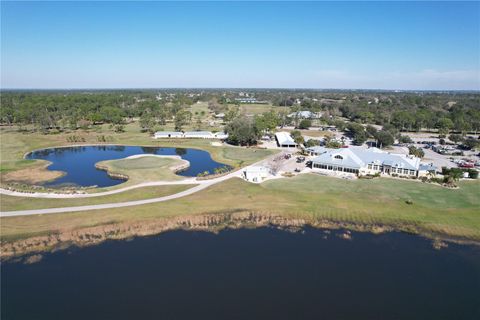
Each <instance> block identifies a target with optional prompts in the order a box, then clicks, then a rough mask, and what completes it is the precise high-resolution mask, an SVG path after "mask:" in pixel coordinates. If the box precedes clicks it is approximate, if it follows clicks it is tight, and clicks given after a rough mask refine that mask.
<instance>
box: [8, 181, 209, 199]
mask: <svg viewBox="0 0 480 320" xmlns="http://www.w3.org/2000/svg"><path fill="white" fill-rule="evenodd" d="M208 181H209V180H198V181H197V180H196V179H195V178H191V179H185V180H178V181H156V182H144V183H139V184H136V185H134V186H129V187H124V188H119V189H115V190H110V191H104V192H96V193H71V194H69V193H47V192H32V193H26V192H18V191H12V190H5V189H1V188H0V194H4V195H7V196H14V197H25V198H44V199H47V198H48V199H76V198H93V197H102V196H109V195H111V194H116V193H121V192H125V191H128V190H132V189H137V188H143V187H155V186H172V185H188V184H203V183H207V182H208Z"/></svg>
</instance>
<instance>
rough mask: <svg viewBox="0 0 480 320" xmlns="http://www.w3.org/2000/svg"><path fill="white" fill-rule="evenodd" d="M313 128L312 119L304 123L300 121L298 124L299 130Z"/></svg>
mask: <svg viewBox="0 0 480 320" xmlns="http://www.w3.org/2000/svg"><path fill="white" fill-rule="evenodd" d="M311 126H312V120H310V119H303V120H302V121H300V123H299V124H298V128H299V129H308V128H310V127H311Z"/></svg>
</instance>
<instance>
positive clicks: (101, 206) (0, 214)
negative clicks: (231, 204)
mask: <svg viewBox="0 0 480 320" xmlns="http://www.w3.org/2000/svg"><path fill="white" fill-rule="evenodd" d="M275 156H276V155H272V156H270V157H268V158H266V159H263V160H260V161H258V162H256V163H254V164H252V165H251V166H255V165H259V164H262V163H267V162H268V161H269V159H271V158H273V157H275ZM244 169H245V168H242V169H240V170H237V171H234V172H232V173H229V174H227V175H225V176H222V177H218V178H215V179H211V180H199V181H197V180H194V179H188V180H180V181H164V182H150V183H144V184H140V185H136V186H131V187H126V188H122V189H117V190H112V191H107V192H104V193H102V194H101V195H107V194H113V193H118V192H123V191H126V190H130V189H134V188H140V187H144V186H152V185H172V184H176V185H179V184H197V185H196V186H195V187H193V188H190V189H188V190H185V191H181V192H178V193H175V194H172V195H168V196H164V197H159V198H153V199H146V200H136V201H126V202H117V203H105V204H96V205H86V206H77V207H63V208H49V209H35V210H18V211H4V212H0V217H16V216H28V215H37V214H50V213H64V212H76V211H89V210H101V209H113V208H122V207H131V206H138V205H142V204H149V203H156V202H163V201H168V200H173V199H178V198H181V197H185V196H188V195H191V194H193V193H196V192H198V191H201V190H203V189H206V188H208V187H210V186H212V185H214V184H217V183H220V182H222V181H225V180H228V179H230V178H234V177H241V175H242V171H243V170H244ZM0 193H2V194H9V191H8V190H3V189H0ZM11 193H12V192H11V191H10V195H13V194H11ZM19 195H21V196H27V194H19ZM32 195H33V197H45V198H46V197H47V196H45V194H40V195H38V194H32ZM92 195H94V196H98V195H100V193H95V194H92ZM64 196H65V195H64ZM64 196H61V195H58V194H53V198H60V197H62V198H63V197H64ZM76 196H77V197H78V196H85V195H76ZM87 197H88V196H87Z"/></svg>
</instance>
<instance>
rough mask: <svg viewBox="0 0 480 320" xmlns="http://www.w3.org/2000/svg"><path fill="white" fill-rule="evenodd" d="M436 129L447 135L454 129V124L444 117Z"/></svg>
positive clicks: (438, 122)
mask: <svg viewBox="0 0 480 320" xmlns="http://www.w3.org/2000/svg"><path fill="white" fill-rule="evenodd" d="M436 127H437V129H438V133H439V134H442V135H446V134H448V132H449V131H450V129H452V128H453V122H452V120H451V119H450V118H446V117H443V118H440V119H439V120H438V121H437V125H436Z"/></svg>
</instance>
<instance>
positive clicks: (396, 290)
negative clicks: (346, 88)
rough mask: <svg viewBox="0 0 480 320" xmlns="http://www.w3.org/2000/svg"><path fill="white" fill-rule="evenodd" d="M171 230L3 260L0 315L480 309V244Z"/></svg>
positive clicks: (464, 315)
mask: <svg viewBox="0 0 480 320" xmlns="http://www.w3.org/2000/svg"><path fill="white" fill-rule="evenodd" d="M341 232H342V231H332V232H331V233H327V232H326V231H322V230H316V229H311V228H306V229H303V231H301V232H296V233H292V232H287V231H282V230H277V229H273V228H258V229H238V230H226V231H221V232H219V233H218V234H213V233H207V232H189V231H171V232H167V233H163V234H160V235H158V236H152V237H145V238H136V239H134V240H132V241H109V242H105V243H103V244H101V245H98V246H93V247H88V248H73V249H68V250H66V251H59V252H56V253H51V254H47V255H46V256H45V257H44V258H43V259H42V260H41V261H40V262H38V263H35V264H29V265H27V264H21V263H12V262H7V263H4V265H3V266H2V273H1V280H2V290H1V295H2V299H1V307H2V308H1V313H2V319H38V320H40V319H48V320H51V319H368V320H373V319H435V320H438V319H480V250H479V248H478V247H474V246H461V245H454V244H450V245H449V247H448V248H445V249H442V250H435V249H433V248H432V243H431V241H430V240H427V239H424V238H421V237H416V236H412V235H406V234H400V233H388V234H382V235H372V234H367V233H353V234H352V235H353V239H352V240H345V239H342V238H340V237H339V235H340V233H341Z"/></svg>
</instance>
